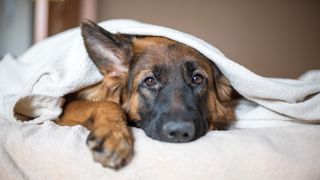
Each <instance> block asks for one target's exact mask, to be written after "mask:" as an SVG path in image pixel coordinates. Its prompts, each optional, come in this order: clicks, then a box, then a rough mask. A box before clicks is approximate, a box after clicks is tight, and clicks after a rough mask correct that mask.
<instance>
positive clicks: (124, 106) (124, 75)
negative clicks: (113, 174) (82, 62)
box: [57, 20, 234, 169]
mask: <svg viewBox="0 0 320 180" xmlns="http://www.w3.org/2000/svg"><path fill="white" fill-rule="evenodd" d="M81 34H82V37H83V40H84V44H85V47H86V50H87V52H88V55H89V57H90V58H91V59H92V61H93V62H94V64H95V65H96V66H97V67H98V69H99V70H100V72H101V74H102V75H103V76H104V79H103V81H102V82H100V83H99V84H96V85H93V86H91V87H87V88H85V89H82V90H79V91H77V92H75V93H73V94H70V95H68V96H67V97H66V103H65V105H64V111H63V114H62V115H61V117H60V118H59V120H58V121H57V123H58V124H60V125H68V126H70V125H83V126H85V127H86V128H88V129H89V130H90V131H91V132H90V134H89V136H88V138H87V145H88V147H89V148H90V149H91V151H92V154H93V158H94V160H95V161H97V162H100V163H101V164H102V165H103V166H105V167H110V168H114V169H118V168H120V167H122V166H124V165H125V164H126V163H127V162H128V161H129V160H130V159H131V157H132V154H133V136H132V133H131V131H130V128H129V127H128V124H133V125H135V126H137V127H139V128H141V129H143V130H144V132H145V133H146V134H147V135H148V136H149V137H151V138H153V139H157V140H160V141H166V142H176V143H182V142H189V141H193V140H196V139H197V138H199V137H201V136H203V135H205V134H206V132H207V131H208V130H214V129H219V128H220V127H221V126H224V125H227V124H228V122H230V121H231V120H233V119H234V109H233V107H232V105H231V99H232V92H233V89H232V87H231V86H230V84H229V82H228V80H227V79H226V78H225V77H224V76H223V74H222V73H221V72H220V71H219V69H218V68H217V67H216V66H215V65H214V63H213V62H211V61H210V60H209V59H207V58H206V57H205V56H203V55H202V54H201V53H199V52H198V51H196V50H195V49H193V48H191V47H189V46H187V45H184V44H181V43H178V42H176V41H173V40H170V39H167V38H164V37H152V36H132V35H125V34H112V33H110V32H108V31H106V30H104V29H103V28H102V27H100V26H98V25H97V24H95V23H93V22H91V21H89V20H87V21H84V22H83V23H82V24H81Z"/></svg>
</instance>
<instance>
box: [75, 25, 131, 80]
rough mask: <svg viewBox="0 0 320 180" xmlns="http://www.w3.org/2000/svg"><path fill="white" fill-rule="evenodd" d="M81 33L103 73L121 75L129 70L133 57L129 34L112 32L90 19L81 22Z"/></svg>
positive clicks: (88, 50) (91, 55)
mask: <svg viewBox="0 0 320 180" xmlns="http://www.w3.org/2000/svg"><path fill="white" fill-rule="evenodd" d="M81 34H82V37H83V40H84V44H85V47H86V50H87V52H88V54H89V56H90V58H91V59H92V60H93V62H94V63H95V64H96V66H97V67H98V68H99V70H100V71H101V72H102V73H103V74H109V75H111V76H114V77H119V76H122V75H123V74H126V73H127V72H128V68H129V60H130V59H131V57H132V42H131V38H130V37H129V36H126V35H121V34H112V33H110V32H108V31H106V30H105V29H103V28H102V27H100V26H98V25H97V24H95V23H93V22H92V21H90V20H86V21H84V22H82V23H81Z"/></svg>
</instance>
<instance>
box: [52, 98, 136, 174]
mask: <svg viewBox="0 0 320 180" xmlns="http://www.w3.org/2000/svg"><path fill="white" fill-rule="evenodd" d="M57 123H58V124H60V125H77V124H81V125H83V126H85V127H87V128H88V129H89V130H91V132H90V134H89V136H88V138H87V145H88V146H89V148H90V149H91V151H92V154H93V158H94V160H95V161H97V162H99V163H101V164H102V165H103V166H105V167H111V168H114V169H118V168H120V167H122V166H123V165H125V164H126V163H127V162H128V161H129V160H130V159H131V156H132V153H133V136H132V134H131V131H130V129H129V128H128V126H127V124H126V115H125V113H124V111H123V109H122V108H121V106H120V105H119V104H117V103H114V102H91V101H84V100H78V101H71V102H70V103H68V104H67V105H66V107H65V109H64V113H63V115H62V116H61V117H60V119H59V120H58V121H57Z"/></svg>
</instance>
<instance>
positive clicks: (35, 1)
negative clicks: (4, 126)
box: [0, 0, 320, 78]
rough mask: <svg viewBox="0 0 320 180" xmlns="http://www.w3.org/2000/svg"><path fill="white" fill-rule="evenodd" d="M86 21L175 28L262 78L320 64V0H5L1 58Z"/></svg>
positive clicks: (0, 17) (0, 1) (0, 6)
mask: <svg viewBox="0 0 320 180" xmlns="http://www.w3.org/2000/svg"><path fill="white" fill-rule="evenodd" d="M83 18H89V19H91V20H93V21H95V22H99V21H103V20H108V19H113V18H130V19H136V20H141V21H144V22H148V23H153V24H158V25H163V26H167V27H171V28H175V29H178V30H181V31H184V32H187V33H190V34H193V35H195V36H197V37H200V38H202V39H204V40H206V41H207V42H209V43H211V44H213V45H214V46H216V47H217V48H218V49H220V50H221V51H222V52H223V53H224V54H225V55H226V56H227V57H229V58H231V59H232V60H234V61H236V62H238V63H240V64H242V65H244V66H246V67H247V68H249V69H250V70H252V71H254V72H255V73H258V74H260V75H264V76H271V77H288V78H296V77H298V76H299V75H300V74H302V73H303V72H305V71H306V70H308V69H320V1H319V0H241V1H239V0H197V1H195V0H0V56H3V55H4V54H5V53H7V52H10V53H11V54H14V55H16V56H19V55H21V54H22V53H23V52H25V51H26V50H27V49H28V48H29V47H30V46H31V45H32V44H34V43H36V42H38V41H41V40H43V39H45V38H46V37H49V36H52V35H54V34H57V33H59V32H61V31H64V30H66V29H69V28H73V27H77V26H79V23H80V21H81V19H83Z"/></svg>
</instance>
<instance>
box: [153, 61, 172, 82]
mask: <svg viewBox="0 0 320 180" xmlns="http://www.w3.org/2000/svg"><path fill="white" fill-rule="evenodd" d="M152 72H153V74H154V75H155V77H156V78H157V79H158V80H159V81H160V82H162V83H164V82H166V81H167V75H168V73H169V69H168V67H167V66H166V65H155V66H154V67H153V69H152Z"/></svg>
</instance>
